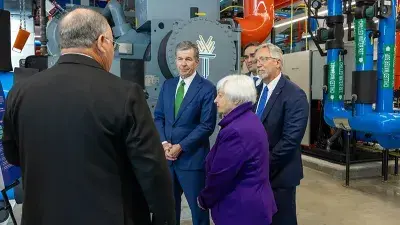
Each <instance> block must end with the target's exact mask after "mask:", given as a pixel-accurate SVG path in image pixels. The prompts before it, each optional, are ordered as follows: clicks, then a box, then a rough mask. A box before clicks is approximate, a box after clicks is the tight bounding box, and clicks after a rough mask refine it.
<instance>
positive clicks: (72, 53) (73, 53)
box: [62, 52, 93, 59]
mask: <svg viewBox="0 0 400 225" xmlns="http://www.w3.org/2000/svg"><path fill="white" fill-rule="evenodd" d="M62 55H83V56H86V57H89V58H91V59H93V58H92V57H91V56H89V55H86V54H83V53H78V52H76V53H75V52H71V53H64V54H62Z"/></svg>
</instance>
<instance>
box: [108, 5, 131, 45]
mask: <svg viewBox="0 0 400 225" xmlns="http://www.w3.org/2000/svg"><path fill="white" fill-rule="evenodd" d="M103 16H105V17H106V18H108V19H110V18H111V19H112V21H113V22H114V27H113V28H112V30H113V34H114V36H115V37H116V38H118V37H120V36H123V35H125V34H126V33H128V32H129V31H130V30H132V27H131V25H130V24H129V23H127V22H126V20H125V14H124V11H123V9H122V6H121V4H119V2H117V1H116V0H111V1H110V2H109V3H108V4H107V6H106V7H105V8H104V11H103Z"/></svg>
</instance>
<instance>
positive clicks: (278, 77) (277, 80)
mask: <svg viewBox="0 0 400 225" xmlns="http://www.w3.org/2000/svg"><path fill="white" fill-rule="evenodd" d="M281 76H282V73H279V75H278V76H276V77H275V78H274V79H273V80H271V82H269V84H268V85H267V84H265V83H264V85H263V88H264V87H265V85H267V87H268V91H272V90H274V89H275V87H276V85H277V84H278V82H279V79H281Z"/></svg>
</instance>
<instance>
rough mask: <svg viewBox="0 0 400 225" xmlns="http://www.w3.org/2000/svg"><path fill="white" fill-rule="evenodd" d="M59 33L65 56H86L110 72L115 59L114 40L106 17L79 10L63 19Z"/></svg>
mask: <svg viewBox="0 0 400 225" xmlns="http://www.w3.org/2000/svg"><path fill="white" fill-rule="evenodd" d="M59 31H60V47H61V52H62V53H63V54H65V53H82V54H86V55H88V56H90V57H92V58H94V59H95V60H96V61H97V62H98V63H100V64H101V65H102V67H103V68H104V69H105V70H107V71H109V70H110V68H111V63H112V60H113V57H114V47H113V44H114V43H113V40H114V38H113V35H112V31H111V27H110V25H108V22H107V20H106V18H105V17H104V16H102V15H101V14H100V13H98V12H96V11H93V10H90V9H84V8H78V9H75V10H73V11H71V12H69V13H68V14H66V15H65V16H64V17H63V19H62V20H61V22H60V27H59Z"/></svg>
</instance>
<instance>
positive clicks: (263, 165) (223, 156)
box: [198, 75, 277, 225]
mask: <svg viewBox="0 0 400 225" xmlns="http://www.w3.org/2000/svg"><path fill="white" fill-rule="evenodd" d="M217 89H218V95H217V98H216V99H215V103H216V104H217V107H218V112H219V113H221V114H222V115H223V119H222V120H221V122H220V123H219V125H220V127H221V130H220V132H219V134H218V137H217V140H216V142H215V144H214V146H213V148H212V149H211V151H210V153H209V154H208V156H207V159H206V172H207V176H206V186H205V188H204V189H203V190H202V191H201V193H200V195H199V197H198V204H199V207H200V208H202V209H204V210H207V209H211V216H212V219H213V221H214V223H215V224H216V225H268V224H271V222H272V216H273V215H274V213H275V212H276V211H277V208H276V205H275V200H274V195H273V193H272V189H271V185H270V183H269V149H268V148H269V147H268V138H267V133H266V132H265V129H264V127H263V125H262V123H261V121H260V119H259V118H258V117H257V116H256V115H255V114H254V113H253V111H252V108H253V104H254V103H255V102H256V89H255V86H254V81H253V80H252V79H251V78H250V77H248V76H245V75H231V76H227V77H224V78H223V79H221V80H220V81H219V82H218V84H217Z"/></svg>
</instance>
